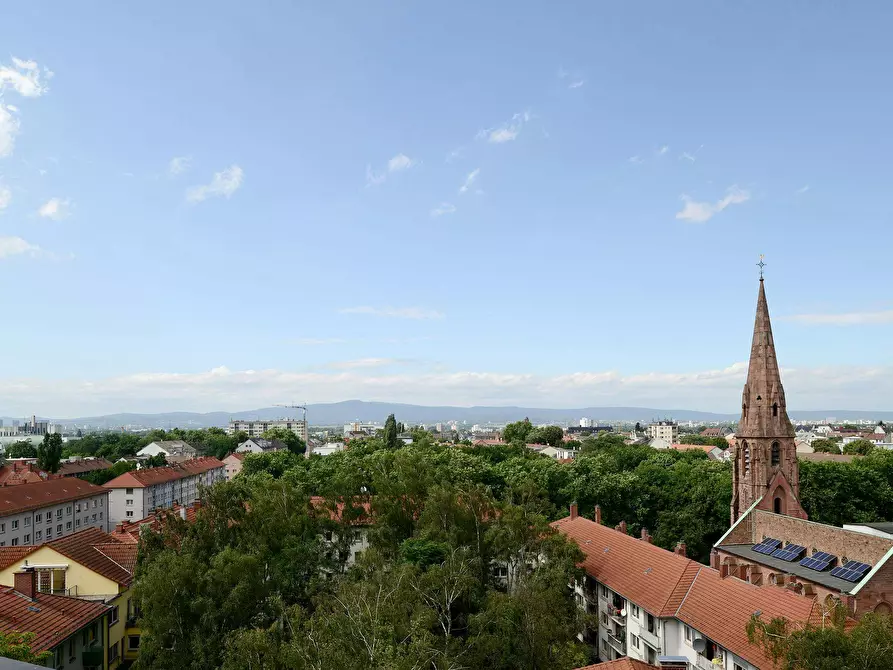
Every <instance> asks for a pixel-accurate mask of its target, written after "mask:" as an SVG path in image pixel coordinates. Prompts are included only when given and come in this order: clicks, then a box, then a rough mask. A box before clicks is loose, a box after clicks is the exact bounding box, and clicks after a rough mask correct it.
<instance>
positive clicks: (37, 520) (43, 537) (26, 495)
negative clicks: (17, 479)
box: [0, 478, 109, 547]
mask: <svg viewBox="0 0 893 670" xmlns="http://www.w3.org/2000/svg"><path fill="white" fill-rule="evenodd" d="M108 514H109V495H108V491H107V490H106V489H104V488H103V487H101V486H94V485H93V484H90V483H88V482H85V481H82V480H80V479H68V478H60V479H50V480H48V481H41V482H34V483H32V484H18V485H16V486H4V487H2V489H0V547H18V546H24V545H31V544H43V543H44V542H48V541H49V540H53V539H56V538H59V537H63V536H65V535H71V534H73V533H76V532H77V531H79V530H84V529H85V528H98V529H100V530H103V531H104V530H106V529H107V528H108Z"/></svg>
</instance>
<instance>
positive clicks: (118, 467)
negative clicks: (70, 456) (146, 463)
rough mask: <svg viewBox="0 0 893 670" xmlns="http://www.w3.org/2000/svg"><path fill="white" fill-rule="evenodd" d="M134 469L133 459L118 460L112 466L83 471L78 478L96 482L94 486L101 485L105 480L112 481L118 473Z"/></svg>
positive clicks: (121, 473) (92, 482)
mask: <svg viewBox="0 0 893 670" xmlns="http://www.w3.org/2000/svg"><path fill="white" fill-rule="evenodd" d="M135 469H136V462H135V461H118V462H117V463H115V464H114V465H113V466H112V467H110V468H106V469H105V470H93V471H92V472H87V473H84V474H83V475H81V476H80V479H83V480H84V481H87V482H90V483H91V484H96V486H102V485H103V484H105V483H106V482H110V481H112V480H113V479H114V478H115V477H117V476H118V475H123V474H124V473H125V472H130V471H131V470H135Z"/></svg>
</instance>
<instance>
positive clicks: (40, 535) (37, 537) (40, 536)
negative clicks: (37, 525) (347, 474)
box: [34, 530, 43, 541]
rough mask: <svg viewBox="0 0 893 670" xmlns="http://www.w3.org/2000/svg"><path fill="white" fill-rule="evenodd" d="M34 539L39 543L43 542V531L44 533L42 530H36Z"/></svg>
mask: <svg viewBox="0 0 893 670" xmlns="http://www.w3.org/2000/svg"><path fill="white" fill-rule="evenodd" d="M34 539H35V540H38V541H39V540H42V539H43V531H42V530H35V531H34Z"/></svg>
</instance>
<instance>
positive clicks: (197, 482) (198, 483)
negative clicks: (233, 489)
mask: <svg viewBox="0 0 893 670" xmlns="http://www.w3.org/2000/svg"><path fill="white" fill-rule="evenodd" d="M224 479H226V466H225V465H224V464H223V462H222V461H219V460H217V459H216V458H213V457H212V456H204V457H202V458H193V459H191V460H188V461H184V462H182V463H175V464H173V465H168V466H164V467H160V468H145V469H143V470H132V471H130V472H125V473H124V474H123V475H120V476H118V477H115V478H114V479H113V480H112V481H110V482H107V483H106V484H104V488H106V489H107V490H108V491H109V492H110V494H109V517H110V521H111V523H112V524H117V523H119V522H120V521H133V520H134V519H142V518H143V517H145V516H147V515H148V514H149V512H152V511H153V510H156V509H165V508H169V507H173V505H174V504H175V503H179V504H181V505H191V504H192V503H194V502H195V501H196V500H198V497H199V493H200V490H201V487H203V486H211V485H212V484H216V483H217V482H219V481H223V480H224Z"/></svg>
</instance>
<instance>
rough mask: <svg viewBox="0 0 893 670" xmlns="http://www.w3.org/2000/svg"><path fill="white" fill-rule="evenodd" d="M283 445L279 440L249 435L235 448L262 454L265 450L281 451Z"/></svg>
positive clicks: (240, 450)
mask: <svg viewBox="0 0 893 670" xmlns="http://www.w3.org/2000/svg"><path fill="white" fill-rule="evenodd" d="M285 448H286V447H285V445H284V444H283V443H282V442H280V441H279V440H265V439H264V438H262V437H249V438H248V439H247V440H245V441H244V442H242V444H240V445H239V446H238V448H237V449H236V451H237V452H239V453H252V454H262V453H264V452H267V451H282V450H283V449H285Z"/></svg>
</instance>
